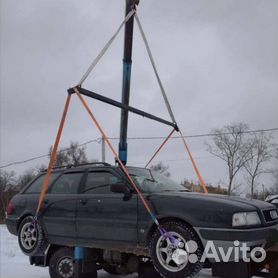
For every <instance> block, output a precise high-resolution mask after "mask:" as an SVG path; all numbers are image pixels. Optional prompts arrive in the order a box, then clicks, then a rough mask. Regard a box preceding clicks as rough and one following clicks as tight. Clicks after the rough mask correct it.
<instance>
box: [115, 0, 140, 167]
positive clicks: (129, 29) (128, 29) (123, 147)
mask: <svg viewBox="0 0 278 278" xmlns="http://www.w3.org/2000/svg"><path fill="white" fill-rule="evenodd" d="M138 4H139V0H126V11H125V15H126V16H127V15H128V13H129V12H130V11H131V10H132V9H135V8H136V5H138ZM133 26H134V16H132V17H131V18H130V19H129V21H127V22H126V24H125V34H124V56H123V81H122V104H125V105H129V93H130V78H131V65H132V41H133ZM127 128H128V111H127V110H125V109H122V111H121V126H120V142H119V158H120V159H121V161H122V162H123V163H124V164H126V162H127Z"/></svg>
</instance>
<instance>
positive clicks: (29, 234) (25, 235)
mask: <svg viewBox="0 0 278 278" xmlns="http://www.w3.org/2000/svg"><path fill="white" fill-rule="evenodd" d="M20 239H21V244H22V246H23V247H24V248H25V249H26V250H31V249H32V248H34V246H35V245H36V243H37V239H38V236H37V229H36V227H35V225H34V224H32V223H25V224H24V225H23V227H22V229H21V232H20Z"/></svg>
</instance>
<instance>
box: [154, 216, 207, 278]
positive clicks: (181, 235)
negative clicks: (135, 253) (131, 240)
mask: <svg viewBox="0 0 278 278" xmlns="http://www.w3.org/2000/svg"><path fill="white" fill-rule="evenodd" d="M163 228H165V230H166V231H167V232H168V233H169V234H170V235H171V236H172V237H174V238H175V239H176V240H178V242H179V243H180V244H181V245H180V246H179V247H177V246H176V244H173V243H172V241H171V239H169V238H166V237H165V236H164V235H161V233H160V231H159V230H158V229H157V230H156V231H155V232H154V233H153V235H152V237H151V240H150V253H151V258H152V262H153V264H154V267H155V269H156V270H157V271H158V272H159V273H160V275H161V276H163V277H167V278H185V277H193V276H195V275H197V274H198V273H199V272H200V270H201V269H202V268H203V263H202V262H201V258H202V254H203V245H202V243H201V241H200V239H199V237H198V235H197V234H196V233H195V231H194V230H193V229H192V228H191V227H190V226H189V225H187V224H185V223H182V222H176V221H171V222H167V223H165V224H163ZM175 257H176V258H175ZM177 257H178V259H177ZM173 258H175V261H174V260H173ZM177 261H178V262H177Z"/></svg>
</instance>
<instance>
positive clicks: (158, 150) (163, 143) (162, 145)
mask: <svg viewBox="0 0 278 278" xmlns="http://www.w3.org/2000/svg"><path fill="white" fill-rule="evenodd" d="M174 132H175V129H173V130H172V131H171V132H170V134H169V135H168V136H167V138H166V139H165V140H164V141H163V142H162V144H161V145H160V147H159V148H158V149H157V150H156V152H155V153H154V155H153V156H152V157H151V159H150V160H149V162H148V163H147V164H146V166H145V168H147V167H148V166H149V165H150V163H151V162H152V161H153V159H154V158H155V157H156V155H157V154H158V153H159V152H160V151H161V149H162V148H163V147H164V146H165V144H166V143H167V142H168V140H169V139H170V138H171V136H172V135H173V133H174Z"/></svg>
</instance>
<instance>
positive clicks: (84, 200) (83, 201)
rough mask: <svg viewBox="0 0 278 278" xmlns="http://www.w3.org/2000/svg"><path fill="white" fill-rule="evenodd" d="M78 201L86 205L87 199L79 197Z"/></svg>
mask: <svg viewBox="0 0 278 278" xmlns="http://www.w3.org/2000/svg"><path fill="white" fill-rule="evenodd" d="M79 202H80V203H81V204H82V205H86V204H87V203H88V200H87V199H81V200H79Z"/></svg>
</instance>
